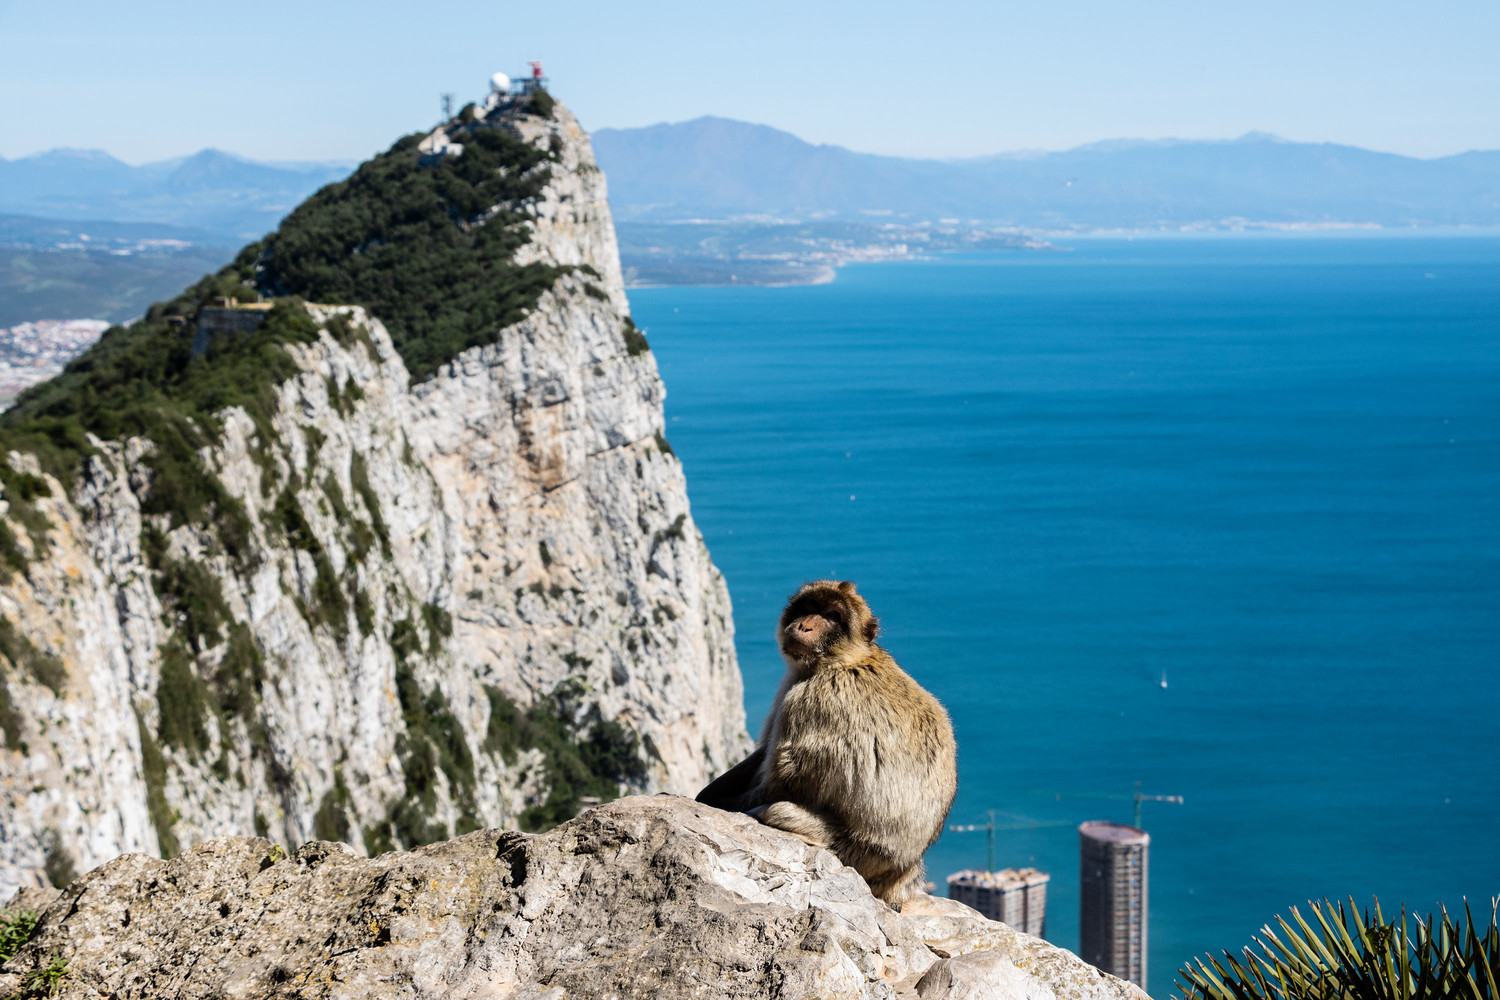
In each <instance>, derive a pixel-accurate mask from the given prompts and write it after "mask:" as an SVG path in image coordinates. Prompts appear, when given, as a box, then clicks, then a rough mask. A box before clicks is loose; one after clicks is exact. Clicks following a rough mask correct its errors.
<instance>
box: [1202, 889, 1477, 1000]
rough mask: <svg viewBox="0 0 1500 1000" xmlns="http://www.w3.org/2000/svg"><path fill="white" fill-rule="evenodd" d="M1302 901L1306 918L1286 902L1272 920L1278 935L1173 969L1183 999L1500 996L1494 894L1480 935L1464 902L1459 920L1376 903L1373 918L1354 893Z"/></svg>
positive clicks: (1269, 933) (1451, 999)
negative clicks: (1395, 913) (1389, 915)
mask: <svg viewBox="0 0 1500 1000" xmlns="http://www.w3.org/2000/svg"><path fill="white" fill-rule="evenodd" d="M1309 905H1310V906H1311V907H1312V916H1313V922H1312V923H1309V922H1308V921H1307V920H1306V919H1304V918H1303V916H1302V914H1301V913H1300V912H1298V910H1297V908H1296V907H1293V908H1292V912H1291V919H1290V920H1288V919H1287V918H1286V917H1277V918H1276V922H1277V924H1279V925H1280V928H1281V930H1280V933H1278V932H1277V931H1275V930H1273V929H1272V928H1271V927H1270V926H1267V927H1265V928H1263V929H1262V931H1261V936H1259V937H1256V938H1254V939H1253V940H1254V942H1255V943H1254V947H1250V948H1246V949H1245V950H1244V952H1243V954H1242V955H1241V956H1240V957H1238V958H1236V957H1235V956H1233V955H1231V954H1230V953H1229V952H1225V953H1224V958H1223V960H1222V961H1220V960H1218V959H1214V958H1208V959H1207V960H1204V959H1197V960H1196V962H1194V963H1190V964H1189V965H1187V966H1186V967H1184V968H1182V969H1180V970H1178V977H1179V981H1178V983H1177V987H1178V989H1180V990H1181V991H1182V996H1183V998H1184V1000H1500V986H1497V981H1500V927H1497V924H1496V907H1497V906H1500V900H1496V901H1494V902H1493V903H1492V904H1491V908H1490V923H1489V927H1488V928H1487V929H1486V930H1484V931H1483V932H1482V933H1481V932H1480V930H1479V929H1478V928H1476V926H1475V923H1474V916H1473V914H1472V913H1470V912H1469V907H1468V904H1467V903H1465V904H1464V915H1463V918H1462V919H1461V920H1454V919H1453V918H1452V917H1451V916H1450V915H1449V913H1448V911H1447V910H1443V911H1442V912H1441V913H1440V914H1439V915H1438V916H1431V915H1429V916H1427V917H1419V916H1416V915H1412V916H1408V915H1407V913H1406V910H1405V908H1403V909H1402V911H1401V916H1400V918H1399V919H1396V920H1392V921H1387V920H1386V919H1385V917H1384V916H1383V915H1382V914H1381V912H1380V903H1379V901H1376V903H1375V908H1374V914H1373V916H1372V914H1371V913H1370V911H1369V910H1366V911H1365V912H1364V913H1363V914H1361V913H1360V912H1359V910H1358V909H1357V908H1356V907H1355V906H1354V900H1352V899H1351V900H1350V901H1349V906H1348V908H1347V909H1345V907H1344V904H1343V903H1339V904H1337V905H1335V904H1334V903H1331V902H1329V901H1328V900H1324V901H1323V902H1322V903H1311V904H1309ZM1257 949H1258V950H1257Z"/></svg>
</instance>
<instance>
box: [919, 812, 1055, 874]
mask: <svg viewBox="0 0 1500 1000" xmlns="http://www.w3.org/2000/svg"><path fill="white" fill-rule="evenodd" d="M986 815H988V816H989V818H990V821H989V822H988V823H958V824H952V825H950V826H949V827H948V829H949V830H951V831H953V832H954V833H973V832H975V831H976V830H983V831H984V832H985V833H986V834H987V835H988V836H987V837H986V838H985V839H986V841H987V844H986V853H985V865H984V870H985V871H987V872H992V871H994V870H995V831H996V830H1040V829H1042V828H1043V827H1048V826H1072V825H1073V824H1072V823H1071V822H1069V821H1068V820H1027V821H1026V822H1024V823H1003V824H997V823H996V822H995V810H993V809H990V810H988V812H987V813H986Z"/></svg>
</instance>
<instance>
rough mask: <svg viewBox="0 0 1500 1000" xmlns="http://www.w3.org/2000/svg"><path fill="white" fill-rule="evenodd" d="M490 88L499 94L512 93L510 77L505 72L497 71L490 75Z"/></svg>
mask: <svg viewBox="0 0 1500 1000" xmlns="http://www.w3.org/2000/svg"><path fill="white" fill-rule="evenodd" d="M490 89H491V90H493V91H494V92H495V93H497V94H508V93H510V77H508V76H506V75H505V74H504V73H496V74H495V75H494V76H492V77H490Z"/></svg>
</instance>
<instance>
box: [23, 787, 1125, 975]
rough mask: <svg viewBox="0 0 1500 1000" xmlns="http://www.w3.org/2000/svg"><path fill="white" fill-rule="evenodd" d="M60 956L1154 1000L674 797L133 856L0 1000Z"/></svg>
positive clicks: (88, 884) (102, 961)
mask: <svg viewBox="0 0 1500 1000" xmlns="http://www.w3.org/2000/svg"><path fill="white" fill-rule="evenodd" d="M31 901H32V902H33V903H35V902H36V896H34V895H33V896H32V897H31ZM58 959H60V960H61V961H62V962H65V963H66V968H67V972H66V974H64V975H63V976H62V977H61V979H60V980H59V981H58V983H59V986H60V993H59V994H58V995H60V996H63V997H100V996H109V997H116V998H120V1000H132V998H148V997H168V996H170V997H182V998H204V1000H207V998H210V997H213V998H232V997H247V998H248V997H257V998H259V997H328V998H335V997H351V998H356V997H357V998H360V1000H383V998H395V997H402V998H413V1000H416V998H428V997H430V998H434V1000H436V998H439V997H442V998H455V1000H457V998H475V1000H477V998H513V1000H522V998H526V1000H541V998H547V1000H560V998H563V997H569V998H575V1000H583V998H595V997H597V998H600V1000H603V998H628V997H640V998H652V1000H658V998H669V997H670V998H677V997H713V998H736V997H743V998H752V997H754V998H778V997H780V998H789V1000H790V998H798V1000H801V998H807V997H820V998H843V997H849V998H855V997H861V998H863V997H870V998H874V997H882V998H921V1000H934V998H938V997H948V998H965V1000H1023V998H1025V1000H1095V998H1097V1000H1106V998H1108V1000H1145V994H1144V993H1142V992H1141V991H1140V990H1139V989H1137V988H1136V987H1134V986H1132V985H1130V984H1128V983H1125V982H1122V981H1120V980H1118V979H1114V978H1113V977H1110V976H1107V975H1104V974H1103V973H1100V972H1099V971H1098V970H1096V969H1094V968H1093V967H1092V966H1089V965H1087V964H1085V963H1084V962H1082V961H1081V960H1080V959H1078V958H1077V957H1076V956H1074V955H1072V954H1070V953H1069V952H1066V951H1064V950H1062V949H1060V948H1056V947H1053V946H1052V945H1049V944H1047V943H1046V942H1045V941H1042V940H1041V939H1039V938H1034V937H1030V936H1028V935H1026V934H1022V933H1021V932H1019V931H1016V930H1013V929H1012V928H1010V927H1007V926H1006V925H1004V924H1001V923H996V922H993V921H989V920H986V919H985V918H984V917H982V916H981V915H980V914H978V913H977V912H975V911H974V910H971V909H969V908H967V907H965V906H963V905H961V904H959V903H956V902H953V901H951V900H943V899H932V898H929V897H922V898H919V899H918V900H916V901H914V902H913V903H910V904H908V905H907V908H906V912H903V913H896V912H895V911H893V910H891V909H890V908H889V907H888V906H886V905H885V904H884V903H882V902H880V901H878V900H876V899H875V898H874V897H873V896H872V895H871V894H870V891H869V889H868V887H866V885H865V883H864V881H863V880H862V879H861V878H860V877H859V875H858V874H857V873H856V872H855V871H854V870H853V869H851V868H846V867H844V866H843V865H841V864H839V862H838V860H837V859H836V858H834V856H833V855H832V854H830V853H829V852H827V851H823V850H815V849H813V848H810V847H808V846H807V845H805V844H804V843H802V842H801V841H800V840H797V839H796V838H794V837H792V836H790V835H788V834H785V833H782V832H781V831H778V830H773V829H770V828H767V827H763V826H761V825H759V824H758V823H756V822H755V821H754V820H753V819H750V818H749V817H747V816H744V815H740V814H736V813H725V812H721V811H719V810H715V809H710V808H708V807H705V806H701V805H698V804H696V803H693V802H689V801H687V800H685V799H680V798H676V797H671V796H652V797H646V796H638V797H632V798H628V799H622V800H620V801H618V802H614V803H611V804H608V805H605V806H601V807H599V808H596V809H592V810H589V811H588V812H586V813H584V814H583V815H581V816H580V817H578V818H577V819H575V820H573V821H572V822H570V823H567V824H565V825H564V826H561V827H558V828H557V829H555V830H553V831H551V832H550V833H547V834H544V835H540V836H527V835H523V834H518V833H505V832H499V831H494V830H486V831H482V832H478V833H472V834H469V835H467V836H465V837H461V838H459V839H457V840H452V841H449V842H446V843H441V844H435V845H432V846H429V847H424V848H421V849H419V850H416V851H413V852H411V853H393V854H386V855H382V856H381V857H378V858H375V859H373V860H366V859H363V858H360V857H358V856H356V855H355V854H354V853H353V852H352V851H350V850H349V849H348V848H347V847H345V846H343V845H341V844H332V843H310V844H307V845H305V846H304V847H302V848H301V849H300V850H298V851H297V852H296V853H295V854H294V855H292V856H290V857H288V856H286V855H285V853H284V852H281V851H280V850H279V849H277V848H276V847H275V846H274V845H272V844H271V843H269V842H268V841H265V840H261V839H254V838H220V839H215V840H211V841H208V842H207V843H204V844H202V845H200V846H198V847H196V848H194V849H192V850H190V851H187V852H185V853H184V854H183V855H181V856H180V857H178V858H176V859H174V860H172V861H167V862H163V861H159V860H156V859H154V858H147V857H143V856H140V855H131V856H127V857H122V858H119V859H118V860H116V861H113V862H110V863H109V864H107V865H104V866H103V867H101V868H99V869H97V870H96V871H93V872H91V873H89V874H88V875H86V876H85V877H83V878H81V879H79V880H78V881H77V882H76V883H74V884H73V885H71V886H69V887H68V889H67V890H66V891H65V892H63V893H62V894H61V895H60V896H59V897H58V898H56V899H55V901H53V902H52V903H51V904H50V905H48V906H47V907H46V909H45V911H44V913H43V915H42V920H41V923H40V925H39V927H38V930H37V932H36V934H35V935H34V937H33V938H32V940H31V941H30V943H28V944H27V945H26V946H25V947H24V948H23V949H22V950H21V951H20V952H19V953H18V954H17V955H16V956H15V957H14V958H13V959H12V960H11V961H10V962H9V963H7V964H6V965H5V966H4V972H5V973H7V974H8V975H7V977H6V978H5V979H3V980H0V990H5V989H6V988H7V987H9V988H12V989H13V988H15V987H16V986H17V985H18V984H19V983H20V981H21V977H22V976H23V975H24V974H25V973H26V972H27V971H29V970H36V969H40V968H43V967H45V966H47V965H49V964H51V963H53V962H54V960H58ZM54 968H56V966H54Z"/></svg>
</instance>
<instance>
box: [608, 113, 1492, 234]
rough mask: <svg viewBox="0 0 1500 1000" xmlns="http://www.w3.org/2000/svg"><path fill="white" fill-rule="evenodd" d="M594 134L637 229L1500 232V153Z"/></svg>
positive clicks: (621, 210) (719, 121)
mask: <svg viewBox="0 0 1500 1000" xmlns="http://www.w3.org/2000/svg"><path fill="white" fill-rule="evenodd" d="M595 141H596V146H597V149H598V155H599V157H600V162H601V164H602V165H603V166H604V168H605V169H606V170H607V171H608V172H609V174H610V177H611V178H612V181H611V183H612V186H613V192H614V206H615V211H616V214H617V216H618V217H619V218H621V219H622V220H624V221H627V222H629V221H668V220H670V219H676V218H694V217H710V218H726V217H731V218H732V217H736V216H749V215H755V214H771V215H780V216H790V217H794V218H822V217H828V216H839V217H846V218H856V217H861V216H866V217H868V216H886V217H890V218H891V219H892V220H893V221H906V222H910V221H915V220H920V219H929V220H930V219H932V218H937V217H945V216H946V217H954V218H957V219H960V220H965V221H970V222H973V223H975V224H986V225H991V224H994V225H1008V226H1018V227H1023V228H1034V229H1044V230H1073V231H1086V230H1090V229H1110V228H1144V229H1151V228H1167V229H1171V228H1181V227H1183V226H1195V225H1196V226H1204V225H1206V226H1211V227H1213V226H1218V227H1228V228H1234V227H1236V226H1243V225H1245V224H1246V223H1262V224H1269V225H1273V226H1274V225H1330V224H1353V225H1374V226H1388V227H1403V228H1404V227H1412V226H1418V227H1420V226H1439V225H1481V226H1489V225H1497V224H1500V151H1489V150H1474V151H1469V152H1466V153H1459V154H1453V155H1451V156H1446V157H1438V158H1434V159H1430V160H1423V159H1416V158H1412V157H1406V156H1401V155H1400V154H1396V153H1382V152H1376V151H1371V150H1365V149H1360V148H1359V147H1354V146H1344V145H1340V144H1337V143H1299V142H1293V141H1290V140H1286V139H1282V138H1280V137H1276V136H1271V135H1269V134H1267V133H1258V132H1250V133H1246V134H1245V135H1242V136H1240V137H1238V138H1235V139H1224V140H1184V139H1167V140H1134V139H1111V140H1104V141H1102V142H1097V143H1090V144H1087V145H1084V146H1080V147H1076V148H1074V149H1070V150H1063V151H1057V152H1042V153H1034V154H1033V153H1026V154H1014V155H1013V154H997V155H995V156H989V157H981V158H977V159H965V160H961V161H951V160H925V159H905V158H899V157H889V156H879V155H876V154H870V153H856V152H853V151H851V150H847V149H844V148H842V147H839V146H831V145H814V144H812V143H808V142H805V141H803V140H801V139H799V138H798V137H796V136H794V135H792V134H790V133H787V132H782V131H780V130H778V129H774V128H772V127H770V126H765V125H753V124H750V123H745V122H736V121H734V120H732V119H725V118H717V117H711V116H704V117H700V118H696V119H692V120H690V121H688V122H682V123H676V124H663V125H655V126H648V127H646V128H642V129H630V130H616V129H600V130H599V131H598V133H597V134H596V137H595Z"/></svg>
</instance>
